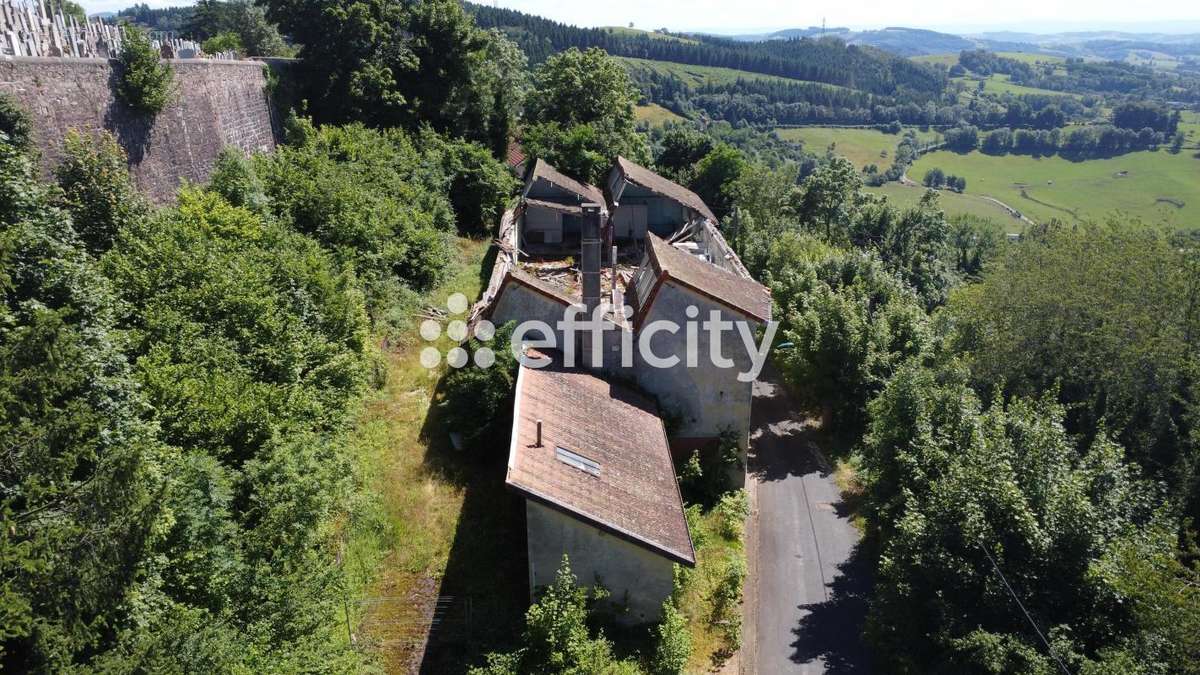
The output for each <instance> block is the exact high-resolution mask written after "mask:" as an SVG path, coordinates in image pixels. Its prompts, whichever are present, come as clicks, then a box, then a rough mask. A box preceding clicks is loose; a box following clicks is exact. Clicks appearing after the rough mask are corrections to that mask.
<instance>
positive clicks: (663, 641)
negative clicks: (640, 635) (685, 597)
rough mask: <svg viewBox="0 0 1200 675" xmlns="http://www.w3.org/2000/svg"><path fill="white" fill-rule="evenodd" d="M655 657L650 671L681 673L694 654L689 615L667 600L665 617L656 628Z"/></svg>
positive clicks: (664, 610)
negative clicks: (689, 630)
mask: <svg viewBox="0 0 1200 675" xmlns="http://www.w3.org/2000/svg"><path fill="white" fill-rule="evenodd" d="M654 637H655V644H654V657H653V659H652V660H651V663H650V672H651V673H653V674H654V675H679V674H680V673H682V672H683V670H684V668H686V667H687V662H688V659H689V658H691V656H692V636H691V633H689V632H688V625H687V617H685V616H684V615H683V613H682V612H680V611H679V609H677V608H676V607H675V603H674V602H673V601H671V600H667V601H666V602H664V603H663V618H662V621H661V622H659V624H658V625H657V626H655V628H654Z"/></svg>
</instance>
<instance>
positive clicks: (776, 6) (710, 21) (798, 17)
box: [82, 0, 1200, 33]
mask: <svg viewBox="0 0 1200 675" xmlns="http://www.w3.org/2000/svg"><path fill="white" fill-rule="evenodd" d="M481 1H482V2H485V3H493V4H497V5H499V6H501V7H509V8H512V9H518V10H521V11H524V12H530V13H533V14H540V15H542V16H547V17H550V18H553V19H557V20H559V21H565V22H568V23H574V24H578V25H585V26H613V25H627V24H629V23H630V22H633V23H634V25H635V26H637V27H638V28H660V27H667V28H670V29H672V30H700V31H709V32H719V33H736V32H755V31H762V30H777V29H780V28H795V27H805V26H818V25H820V24H821V19H822V18H824V19H825V20H826V22H827V23H828V25H830V26H850V27H852V28H882V27H884V26H908V27H915V28H934V29H942V30H953V31H957V32H971V31H978V30H989V29H990V30H995V29H1004V30H1030V31H1037V32H1045V31H1061V30H1089V29H1126V30H1146V31H1164V32H1200V2H1196V1H1195V0H1156V1H1153V2H1150V3H1147V4H1143V3H1137V2H1129V1H1128V0H1119V1H1118V0H1049V1H1047V0H1005V1H1004V2H995V1H994V0H923V1H921V2H895V1H894V0H893V1H887V2H884V1H880V0H806V1H804V2H800V1H797V0H733V1H730V0H688V1H676V2H664V1H662V0H604V1H603V2H581V1H580V0H481ZM147 2H148V4H149V5H151V6H152V7H166V6H170V5H181V4H191V3H190V2H178V1H176V2H171V1H170V0H147ZM82 4H83V6H84V8H85V9H87V10H88V11H89V12H99V11H112V10H117V9H121V8H123V7H127V6H129V5H131V4H133V2H132V0H85V1H84V2H83V3H82Z"/></svg>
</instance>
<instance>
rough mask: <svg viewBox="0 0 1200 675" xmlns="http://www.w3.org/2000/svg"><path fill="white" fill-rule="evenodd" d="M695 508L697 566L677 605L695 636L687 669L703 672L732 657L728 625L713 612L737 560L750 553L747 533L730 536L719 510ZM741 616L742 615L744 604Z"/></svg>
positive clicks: (692, 526) (689, 574) (692, 521)
mask: <svg viewBox="0 0 1200 675" xmlns="http://www.w3.org/2000/svg"><path fill="white" fill-rule="evenodd" d="M691 511H692V513H691V514H689V518H688V525H689V527H690V529H691V530H692V539H693V543H694V544H695V545H696V567H695V569H693V570H690V571H689V572H687V573H686V574H687V582H686V583H685V584H684V586H683V590H682V594H681V596H680V597H679V598H678V599H677V603H676V604H677V605H678V607H679V608H680V610H681V611H682V612H683V614H684V615H685V616H686V617H687V619H688V630H689V632H690V633H691V636H692V657H691V660H690V661H689V662H688V667H687V671H686V672H689V673H702V672H709V671H712V670H715V669H718V668H719V667H720V666H721V665H723V664H724V663H725V662H726V661H727V660H728V659H729V657H730V656H731V650H730V648H729V644H728V640H727V639H726V637H725V635H724V630H723V627H724V626H723V624H721V623H715V622H714V621H713V615H714V609H716V606H717V602H716V599H717V595H718V593H717V591H718V588H719V586H720V585H721V581H722V579H723V578H724V576H725V574H726V572H727V570H728V569H729V566H730V565H731V564H736V562H735V561H738V560H740V561H741V562H742V563H743V564H744V563H745V558H746V553H745V548H744V544H743V536H741V535H738V536H734V537H731V536H727V535H729V534H730V533H729V532H728V530H727V528H726V527H725V523H724V520H725V519H724V518H723V516H722V514H721V511H720V510H719V509H717V508H714V509H711V510H709V511H708V512H707V513H703V514H701V513H699V509H696V508H695V507H693V508H692V509H691ZM697 516H698V517H697ZM737 615H738V616H739V617H740V616H741V609H740V607H739V608H737Z"/></svg>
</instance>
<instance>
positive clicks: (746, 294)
mask: <svg viewBox="0 0 1200 675" xmlns="http://www.w3.org/2000/svg"><path fill="white" fill-rule="evenodd" d="M646 238H647V240H648V241H649V242H650V246H649V247H648V248H647V252H648V253H649V257H650V265H651V266H652V269H653V270H654V273H655V274H656V275H657V276H658V278H659V282H658V283H662V280H663V279H664V278H669V279H673V280H675V281H677V282H679V283H681V284H683V285H685V286H688V287H689V288H691V289H692V290H694V291H696V292H698V293H700V294H701V295H706V296H708V297H710V298H712V299H713V300H716V301H717V302H720V303H721V304H723V305H726V306H728V307H729V308H731V309H734V310H737V311H739V312H741V313H742V314H745V315H747V316H750V317H752V318H755V319H758V320H759V321H770V320H771V292H770V291H769V290H768V289H767V287H766V286H763V285H762V284H760V283H758V282H757V281H754V280H753V279H747V278H744V277H741V276H738V275H736V274H734V273H733V272H730V271H728V270H724V269H721V268H720V267H717V266H716V265H714V264H712V263H710V262H708V261H707V260H702V259H701V258H698V257H696V256H694V255H691V254H689V253H687V252H685V251H681V250H679V249H678V248H676V247H674V246H672V245H671V244H668V243H667V242H665V241H663V240H662V238H660V237H658V236H655V235H654V234H648V235H647V237H646ZM639 309H641V308H639Z"/></svg>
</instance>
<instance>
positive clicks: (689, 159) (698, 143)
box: [654, 125, 714, 184]
mask: <svg viewBox="0 0 1200 675" xmlns="http://www.w3.org/2000/svg"><path fill="white" fill-rule="evenodd" d="M658 145H659V148H658V150H657V152H656V153H655V159H654V164H655V166H656V167H657V168H658V170H659V171H660V172H661V173H662V175H664V176H666V177H668V178H670V179H672V180H675V181H677V182H681V183H682V184H687V183H689V182H691V178H692V172H693V171H694V170H695V167H696V165H697V164H698V163H699V162H700V160H701V159H704V157H705V156H706V155H708V153H710V152H712V150H713V147H714V142H713V139H712V137H710V136H709V135H707V134H704V133H701V132H700V131H697V130H695V129H692V128H690V127H687V126H682V125H681V126H673V127H671V128H670V129H669V130H668V131H667V132H666V134H665V135H664V136H663V138H662V140H661V141H659V144H658Z"/></svg>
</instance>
